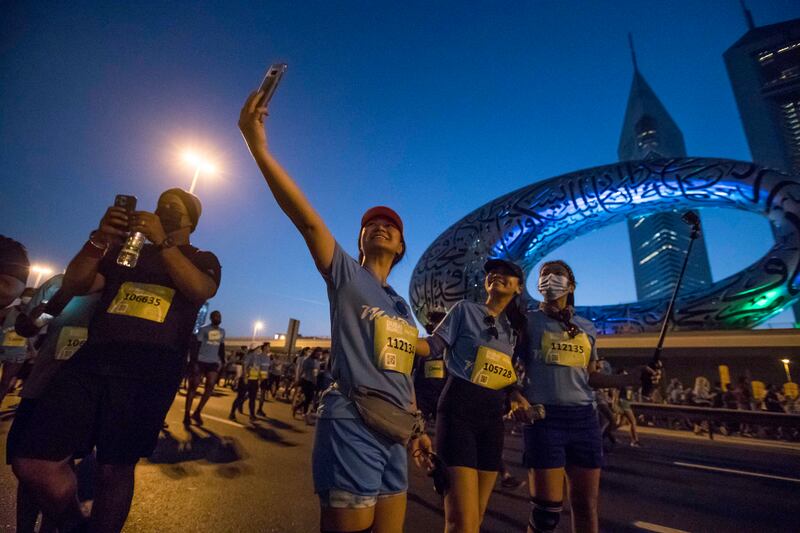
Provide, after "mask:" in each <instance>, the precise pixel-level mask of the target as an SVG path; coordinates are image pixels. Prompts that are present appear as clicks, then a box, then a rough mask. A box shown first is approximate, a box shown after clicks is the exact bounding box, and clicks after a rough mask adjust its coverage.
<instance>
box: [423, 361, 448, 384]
mask: <svg viewBox="0 0 800 533" xmlns="http://www.w3.org/2000/svg"><path fill="white" fill-rule="evenodd" d="M425 377H426V378H428V379H444V361H442V360H441V359H434V360H433V361H425Z"/></svg>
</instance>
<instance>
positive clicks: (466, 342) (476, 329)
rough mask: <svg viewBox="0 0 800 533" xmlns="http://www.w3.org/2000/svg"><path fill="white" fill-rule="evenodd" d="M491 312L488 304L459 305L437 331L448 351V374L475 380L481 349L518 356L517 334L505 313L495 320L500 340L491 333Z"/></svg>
mask: <svg viewBox="0 0 800 533" xmlns="http://www.w3.org/2000/svg"><path fill="white" fill-rule="evenodd" d="M487 316H489V310H488V309H487V307H486V305H485V304H478V303H475V302H471V301H468V300H461V301H460V302H458V303H456V304H455V305H454V306H453V307H452V308H451V309H450V311H449V312H448V313H447V316H445V317H444V319H443V320H442V322H441V323H440V324H439V326H438V327H437V328H436V330H435V331H434V332H433V334H434V335H436V336H438V337H440V338H441V339H442V340H443V341H444V342H445V343H446V344H447V347H448V349H447V350H446V351H445V356H444V360H445V364H446V365H447V371H448V372H449V373H450V374H452V375H454V376H457V377H459V378H461V379H465V380H467V381H471V378H472V370H473V368H474V366H475V358H476V356H477V354H478V348H480V347H481V346H486V347H487V348H491V349H492V350H497V351H498V352H503V353H504V354H506V355H508V356H511V355H512V354H513V353H514V342H515V338H514V337H515V335H514V331H513V330H512V329H511V324H510V323H509V322H508V319H507V318H506V316H505V314H501V315H500V316H498V317H495V320H494V325H495V328H497V334H498V337H497V338H495V337H494V335H492V334H491V333H490V327H491V326H490V325H489V324H487V323H486V322H485V319H486V317H487Z"/></svg>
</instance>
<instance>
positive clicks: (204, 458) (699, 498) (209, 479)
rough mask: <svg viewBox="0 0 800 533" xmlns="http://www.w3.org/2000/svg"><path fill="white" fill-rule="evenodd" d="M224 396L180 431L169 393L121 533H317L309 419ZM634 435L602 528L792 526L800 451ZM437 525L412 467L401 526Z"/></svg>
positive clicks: (5, 507)
mask: <svg viewBox="0 0 800 533" xmlns="http://www.w3.org/2000/svg"><path fill="white" fill-rule="evenodd" d="M231 401H232V395H231V393H230V391H227V390H224V391H222V393H221V394H219V395H217V396H216V397H214V398H213V399H212V400H211V402H209V406H208V409H207V411H208V412H207V416H206V423H205V426H204V427H202V428H198V427H194V426H193V427H191V428H189V429H188V430H187V429H184V427H183V426H182V425H181V423H180V421H181V417H182V409H183V397H182V396H179V397H178V398H177V399H176V401H175V404H174V405H173V407H172V409H171V411H170V413H169V415H168V417H167V421H168V422H169V424H170V428H169V430H168V431H167V432H165V433H164V434H163V435H162V438H161V440H160V443H159V446H158V449H157V450H156V452H155V454H154V455H153V457H151V458H150V459H149V460H148V461H143V462H142V463H140V466H139V468H138V469H137V474H136V483H137V486H136V496H135V498H134V502H133V507H132V510H131V514H130V517H129V520H128V523H127V525H126V527H125V531H128V532H150V531H154V532H155V531H159V532H167V531H180V532H189V531H215V532H216V531H220V532H227V531H237V532H238V531H242V532H249V531H253V532H315V531H318V526H317V517H318V512H319V508H318V504H317V501H316V498H315V497H314V496H313V494H312V485H311V476H310V467H309V464H310V458H309V455H310V448H311V442H312V439H313V427H309V426H306V425H305V424H304V423H303V422H302V421H299V420H292V419H291V415H290V411H289V407H288V405H286V404H284V403H281V402H269V403H267V405H266V410H267V413H268V415H269V418H267V419H260V420H258V421H256V422H255V423H252V424H251V423H250V422H249V420H248V419H247V418H246V417H242V416H240V417H239V418H240V422H241V423H232V422H230V421H228V420H227V412H228V408H229V406H230V402H231ZM16 402H17V398H16V397H15V396H12V397H11V398H9V399H7V400H6V402H5V404H4V409H3V410H0V439H2V446H3V448H4V445H5V434H6V433H7V432H8V427H9V425H10V418H11V416H12V415H11V414H10V411H9V410H8V407H9V406H10V405H13V404H15V403H16ZM642 441H643V443H644V446H643V447H642V448H639V449H634V448H630V447H628V446H618V447H617V449H616V450H614V452H613V453H611V454H610V455H609V456H608V466H607V468H606V469H605V471H604V473H603V479H602V489H601V502H600V505H601V510H600V513H601V526H602V529H603V531H606V532H614V533H616V532H633V531H666V532H669V531H681V530H682V531H692V532H695V531H713V532H722V531H735V532H744V531H753V532H764V531H795V532H796V531H800V497H798V495H800V447H798V446H787V445H778V446H775V445H772V444H763V445H759V444H758V443H753V442H744V443H742V442H737V441H735V439H734V440H731V439H729V440H728V441H727V442H716V443H711V442H708V441H707V440H704V439H699V438H691V437H686V438H684V437H676V435H675V433H667V432H647V433H646V434H645V435H644V436H643V437H642ZM520 448H521V442H520V440H519V438H518V437H514V436H510V437H508V439H507V457H506V458H507V462H508V463H509V466H510V467H511V468H512V470H513V471H514V473H515V474H517V475H518V476H524V472H523V471H522V470H521V468H520V466H519V465H520V455H521V452H520ZM3 453H5V450H4V449H3ZM720 469H722V470H720ZM14 486H15V483H14V479H13V476H12V475H11V472H10V469H9V468H8V467H5V468H2V469H0V487H2V489H1V490H0V530H9V531H10V530H13V527H14V513H13V505H14ZM527 499H528V498H527V488H523V489H519V490H516V491H498V492H496V493H495V495H494V497H493V499H492V501H491V503H490V509H489V512H488V515H487V517H486V521H485V523H484V528H483V531H484V532H487V533H488V532H497V533H501V532H502V533H509V532H514V531H524V527H525V523H526V520H527V514H528V504H527ZM568 523H569V515H568V514H567V513H566V512H565V514H564V515H563V517H562V525H561V527H560V529H559V531H563V532H566V531H569V528H568ZM670 528H671V529H670ZM441 530H442V510H441V502H440V500H439V498H438V497H437V496H436V494H435V493H434V492H433V490H432V488H431V484H430V481H429V479H428V478H426V477H425V476H424V474H422V473H421V472H419V471H417V470H416V469H415V468H412V471H411V489H410V491H409V507H408V514H407V520H406V531H408V532H413V533H416V532H435V531H441Z"/></svg>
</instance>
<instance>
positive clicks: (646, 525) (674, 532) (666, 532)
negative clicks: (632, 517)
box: [633, 521, 689, 533]
mask: <svg viewBox="0 0 800 533" xmlns="http://www.w3.org/2000/svg"><path fill="white" fill-rule="evenodd" d="M633 525H634V527H638V528H639V529H644V530H645V531H655V532H656V533H689V532H688V531H685V530H683V529H675V528H672V527H667V526H660V525H658V524H651V523H650V522H641V521H636V522H634V523H633Z"/></svg>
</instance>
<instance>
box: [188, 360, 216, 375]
mask: <svg viewBox="0 0 800 533" xmlns="http://www.w3.org/2000/svg"><path fill="white" fill-rule="evenodd" d="M209 372H217V373H219V363H205V362H203V361H195V363H194V374H195V375H197V374H208V373H209Z"/></svg>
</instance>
